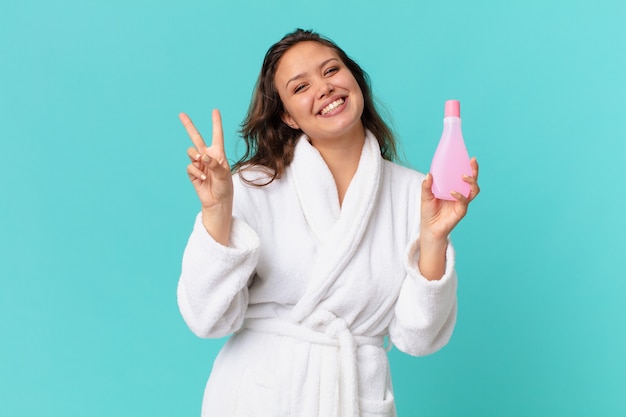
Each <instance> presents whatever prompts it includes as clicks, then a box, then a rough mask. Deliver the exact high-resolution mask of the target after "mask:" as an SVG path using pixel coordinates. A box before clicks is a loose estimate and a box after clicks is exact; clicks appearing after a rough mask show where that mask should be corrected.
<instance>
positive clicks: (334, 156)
mask: <svg viewBox="0 0 626 417" xmlns="http://www.w3.org/2000/svg"><path fill="white" fill-rule="evenodd" d="M364 143H365V131H364V130H363V131H362V133H361V134H358V133H357V134H356V135H352V136H350V137H345V138H337V139H336V140H332V141H320V142H315V143H312V144H313V146H315V148H316V149H317V150H318V151H319V153H320V154H321V155H322V158H323V159H324V162H326V165H327V166H328V168H329V169H330V172H331V174H332V175H333V178H334V179H335V185H336V186H337V197H338V199H339V205H340V206H341V205H342V204H343V198H344V196H345V195H346V192H347V191H348V187H349V186H350V182H351V181H352V178H353V177H354V174H355V173H356V170H357V168H358V167H359V161H360V159H361V152H362V151H363V144H364Z"/></svg>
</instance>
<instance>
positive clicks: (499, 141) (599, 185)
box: [0, 0, 626, 417]
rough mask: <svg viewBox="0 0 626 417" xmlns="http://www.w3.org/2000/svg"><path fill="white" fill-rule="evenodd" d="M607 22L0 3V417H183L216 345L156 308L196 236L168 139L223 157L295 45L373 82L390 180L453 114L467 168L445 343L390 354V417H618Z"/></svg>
mask: <svg viewBox="0 0 626 417" xmlns="http://www.w3.org/2000/svg"><path fill="white" fill-rule="evenodd" d="M625 22H626V2H624V1H623V0H594V1H591V0H586V1H582V0H568V1H565V0H563V1H558V0H523V1H522V0H517V1H510V2H501V1H496V0H477V1H472V2H468V1H462V0H448V1H429V0H423V1H401V0H388V1H385V2H377V3H372V4H365V3H364V2H362V1H356V0H351V1H343V2H330V1H326V0H320V1H317V2H310V1H309V2H295V1H293V0H277V1H273V2H269V3H268V2H258V1H254V0H234V1H228V2H226V1H222V2H217V1H200V0H181V1H177V2H173V1H169V2H168V1H163V0H152V1H146V0H137V1H133V2H128V1H120V0H108V1H98V2H90V1H78V0H57V1H55V2H47V1H38V0H26V1H21V2H17V1H16V2H8V1H5V2H3V4H2V7H1V8H0V144H1V148H0V149H1V151H0V178H1V180H0V181H1V183H2V188H1V190H2V200H1V201H2V204H1V206H0V207H1V215H0V259H1V261H0V334H1V335H2V336H1V339H2V340H1V342H0V397H1V399H0V415H2V416H11V417H17V416H40V415H46V416H50V417H57V416H59V417H61V416H63V417H69V416H81V417H82V416H91V417H98V416H103V417H104V416H106V417H110V416H197V415H199V409H200V402H201V396H202V391H203V389H204V384H205V381H206V378H207V376H208V373H209V370H210V366H211V363H212V360H213V358H214V356H215V354H216V352H217V351H218V349H219V347H220V346H221V344H222V343H223V340H201V339H198V338H196V337H195V336H193V335H192V334H191V332H190V331H189V330H188V329H187V328H186V327H185V325H184V323H183V321H182V319H181V318H180V315H179V313H178V309H177V306H176V297H175V289H176V283H177V280H178V274H179V271H180V259H181V254H182V251H183V248H184V245H185V242H186V239H187V236H188V234H189V232H190V230H191V226H192V222H193V218H194V215H195V213H196V211H197V210H198V203H197V199H196V197H195V194H194V192H193V189H192V187H191V185H190V184H189V183H188V180H187V178H186V174H185V166H186V164H187V158H186V154H185V150H186V148H187V147H188V146H189V144H190V142H189V140H188V138H187V135H186V133H185V131H184V129H183V128H182V126H181V125H180V123H179V121H178V118H177V114H178V113H179V112H181V111H185V112H188V113H189V114H190V115H191V117H192V118H193V119H194V120H195V121H196V123H197V125H198V126H199V128H200V129H201V131H204V132H206V133H207V136H209V135H208V133H209V132H210V111H211V109H212V108H213V107H219V108H220V109H221V110H222V114H223V119H224V128H225V132H226V139H227V142H228V153H229V155H230V156H231V157H232V158H234V157H235V156H237V155H239V154H240V153H241V151H242V146H241V144H240V143H239V141H238V140H237V134H236V131H237V128H238V125H239V123H240V122H241V120H242V119H243V117H244V115H245V112H246V109H247V106H248V102H249V99H250V95H251V91H252V87H253V85H254V82H255V79H256V76H257V73H258V71H259V68H260V64H261V60H262V57H263V55H264V53H265V51H266V49H267V48H268V47H269V45H271V44H272V43H273V42H275V41H276V40H278V39H279V38H280V37H281V36H282V35H283V34H285V33H287V32H290V31H291V30H293V29H295V28H296V27H303V28H312V29H315V30H317V31H320V32H321V33H323V34H326V35H328V36H329V37H331V38H332V39H333V40H335V41H336V42H337V43H338V44H339V45H341V46H342V47H343V48H344V49H345V50H346V51H347V52H348V53H349V54H350V55H351V56H352V57H354V58H355V59H356V60H357V61H358V62H359V63H360V64H361V65H362V66H363V67H364V68H365V69H366V70H367V71H368V72H369V74H370V76H371V78H372V80H373V88H374V91H375V93H376V94H377V96H378V98H379V99H380V102H381V104H382V105H383V106H384V107H385V109H386V110H387V113H388V114H389V115H390V118H391V119H392V121H393V125H394V126H395V129H396V132H397V134H398V137H399V139H400V141H401V144H402V149H403V151H404V155H405V159H406V161H407V163H408V164H409V165H411V166H413V167H414V168H416V169H419V170H421V171H427V170H428V167H429V164H430V159H431V157H432V154H433V152H434V150H435V147H436V145H437V141H438V139H439V135H440V133H441V127H442V124H441V119H442V112H443V103H444V101H445V100H446V99H449V98H456V99H459V100H461V103H462V116H463V120H464V133H465V139H466V143H467V145H468V148H469V149H470V153H471V154H472V155H476V156H477V157H478V160H479V162H480V164H481V177H480V182H481V187H482V193H481V195H480V197H479V198H478V199H477V200H476V201H475V202H474V203H472V206H471V212H470V213H469V215H468V217H467V218H466V219H465V220H464V221H463V223H462V224H461V225H460V226H459V227H458V229H457V230H455V232H454V235H453V239H454V242H455V246H456V249H457V252H458V272H459V276H460V287H459V297H460V298H459V303H460V304H459V306H460V310H459V318H458V324H457V328H456V332H455V334H454V336H453V338H452V340H451V342H450V344H449V345H448V346H447V347H445V348H444V349H443V350H442V351H440V352H438V353H436V354H434V355H432V356H428V357H424V358H412V357H409V356H406V355H404V354H401V353H399V352H397V351H392V352H391V360H392V371H393V373H394V377H395V379H394V381H395V389H396V394H397V401H398V410H399V414H400V415H401V416H417V415H428V416H457V417H458V416H480V417H489V416H493V417H496V416H507V417H526V416H569V417H574V416H580V417H583V416H585V417H586V416H591V415H593V416H604V417H611V416H615V417H617V416H624V415H626V396H625V395H624V393H625V392H626V359H625V358H624V352H626V320H625V318H626V303H624V301H623V299H624V294H625V293H626V280H625V277H626V274H624V270H623V267H622V266H621V265H622V264H621V263H620V260H619V259H620V257H621V256H623V255H622V253H621V252H622V251H623V250H624V247H626V245H624V243H623V236H624V234H625V233H626V222H625V221H624V216H623V213H624V207H625V206H626V197H625V193H624V191H623V182H624V180H625V179H626V164H624V159H625V158H626V134H625V133H624V127H623V120H624V115H623V114H624V111H625V110H626V108H625V106H624V100H625V96H626V75H625V74H626V71H625V70H624V68H625V67H626V52H625V51H626V49H625V48H624V41H625V40H626V24H625ZM620 248H621V249H620Z"/></svg>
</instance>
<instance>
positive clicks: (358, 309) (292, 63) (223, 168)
mask: <svg viewBox="0 0 626 417" xmlns="http://www.w3.org/2000/svg"><path fill="white" fill-rule="evenodd" d="M180 118H181V121H182V123H183V125H184V126H185V128H186V129H187V132H188V133H189V136H190V137H191V139H192V141H193V144H194V147H192V148H190V149H189V150H188V155H189V158H190V159H191V163H190V165H189V166H188V167H187V172H188V175H189V178H190V180H191V182H192V184H193V186H194V188H195V190H196V193H197V194H198V197H199V199H200V203H201V212H200V214H199V215H198V217H197V220H196V223H195V226H194V228H193V231H192V233H191V236H190V238H189V242H188V244H187V247H186V249H185V253H184V256H183V265H182V274H181V277H180V280H179V285H178V303H179V307H180V311H181V313H182V316H183V318H184V319H185V321H186V323H187V324H188V326H189V327H190V328H191V330H192V331H193V332H194V333H196V334H197V335H198V336H200V337H222V336H226V335H232V336H231V337H230V339H229V340H228V342H227V343H226V344H225V346H224V348H223V349H222V351H221V352H220V354H219V355H218V357H217V358H216V360H215V362H214V364H213V369H212V371H211V375H210V377H209V381H208V383H207V386H206V390H205V394H204V401H203V406H202V415H203V416H220V417H221V416H229V417H230V416H255V417H258V416H263V417H271V416H320V417H321V416H323V417H331V416H342V417H346V416H395V406H394V397H393V392H392V388H391V379H390V373H389V365H388V360H387V354H386V349H388V348H389V347H390V345H391V344H393V345H395V346H396V347H397V348H398V349H400V350H401V351H403V352H406V353H408V354H411V355H426V354H429V353H431V352H434V351H436V350H438V349H439V348H441V347H442V346H444V345H445V344H446V343H447V342H448V340H449V338H450V336H451V334H452V329H453V327H454V323H455V319H456V286H457V277H456V273H455V270H454V251H453V249H452V246H451V245H450V242H449V241H448V235H449V234H450V232H451V231H452V229H453V228H454V227H455V226H456V224H457V223H458V222H459V221H460V220H461V219H462V218H463V217H464V216H465V214H466V212H467V208H468V204H469V202H470V201H471V200H472V199H473V198H475V197H476V195H477V194H478V192H479V188H478V183H477V176H478V165H477V163H476V160H472V167H473V171H474V172H473V176H472V177H467V178H465V181H466V182H468V183H469V184H471V188H472V191H471V194H470V196H469V197H468V198H465V197H464V196H462V195H461V194H458V193H453V195H454V197H455V198H456V201H444V200H438V199H436V198H435V197H434V196H433V194H432V192H431V186H432V177H431V176H430V175H427V176H426V177H425V176H424V175H422V174H420V173H418V172H416V171H413V170H410V169H408V168H405V167H402V166H399V165H396V164H394V163H393V162H391V161H392V160H393V158H394V156H395V144H394V139H393V136H392V134H391V132H390V130H389V129H388V127H387V126H386V125H385V123H384V122H383V120H382V119H381V117H380V116H379V115H378V113H377V111H376V109H375V107H374V104H373V100H372V94H371V90H370V86H369V85H368V81H367V78H366V75H365V73H364V71H363V70H362V69H361V68H360V67H359V65H358V64H357V63H355V62H354V61H353V60H352V59H350V58H349V57H348V56H347V55H346V54H345V53H344V52H343V51H342V50H341V49H340V48H339V47H338V46H337V45H335V44H334V43H333V42H331V41H329V40H328V39H325V38H323V37H321V36H319V35H318V34H316V33H313V32H310V31H303V30H297V31H295V32H293V33H290V34H288V35H286V36H285V37H284V38H283V39H282V40H280V41H279V42H278V43H276V44H275V45H273V46H272V47H271V48H270V49H269V51H268V52H267V54H266V56H265V60H264V62H263V66H262V69H261V74H260V76H259V79H258V82H257V86H256V88H255V92H254V96H253V99H252V103H251V106H250V109H249V112H248V116H247V118H246V120H245V121H244V123H243V129H242V134H243V137H244V139H245V140H246V144H247V152H246V154H245V155H244V157H243V158H242V159H241V160H240V161H238V162H237V163H236V164H235V165H234V167H233V168H234V169H233V171H234V172H235V174H233V175H231V169H230V167H229V164H228V162H227V159H226V155H225V153H224V139H223V134H222V127H221V120H220V115H219V112H218V111H217V110H214V111H213V137H212V143H211V146H207V145H206V144H205V142H204V141H203V139H202V137H201V136H200V134H199V133H198V131H197V130H196V129H195V128H194V126H193V124H192V122H191V120H190V119H189V117H187V116H186V115H185V114H181V115H180ZM385 338H388V341H387V343H385ZM416 377H419V376H416Z"/></svg>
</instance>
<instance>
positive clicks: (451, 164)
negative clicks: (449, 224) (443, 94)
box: [430, 100, 472, 201]
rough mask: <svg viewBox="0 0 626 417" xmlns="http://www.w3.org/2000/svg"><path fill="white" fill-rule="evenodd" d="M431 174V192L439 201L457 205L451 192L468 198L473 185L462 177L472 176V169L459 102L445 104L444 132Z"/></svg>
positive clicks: (449, 101)
mask: <svg viewBox="0 0 626 417" xmlns="http://www.w3.org/2000/svg"><path fill="white" fill-rule="evenodd" d="M430 174H431V175H432V176H433V187H432V191H433V194H434V195H435V197H437V198H438V199H441V200H451V201H455V200H456V199H455V198H454V197H453V196H452V195H451V194H450V193H451V192H452V191H456V192H458V193H460V194H463V195H464V196H465V197H468V196H469V193H470V185H469V184H468V183H466V182H465V181H463V175H472V167H471V165H470V158H469V155H468V153H467V148H466V147H465V142H464V141H463V133H462V132H461V104H460V103H459V101H458V100H448V101H446V105H445V112H444V118H443V132H442V134H441V139H440V140H439V145H438V146H437V150H436V151H435V156H434V157H433V160H432V163H431V165H430Z"/></svg>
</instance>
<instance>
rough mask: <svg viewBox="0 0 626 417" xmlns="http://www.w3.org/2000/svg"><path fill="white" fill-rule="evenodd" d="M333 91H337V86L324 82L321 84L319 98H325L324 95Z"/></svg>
mask: <svg viewBox="0 0 626 417" xmlns="http://www.w3.org/2000/svg"><path fill="white" fill-rule="evenodd" d="M333 91H335V88H334V87H333V85H332V84H331V83H329V82H323V83H322V84H321V85H320V89H319V98H324V97H326V96H328V95H330V94H331V93H332V92H333Z"/></svg>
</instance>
